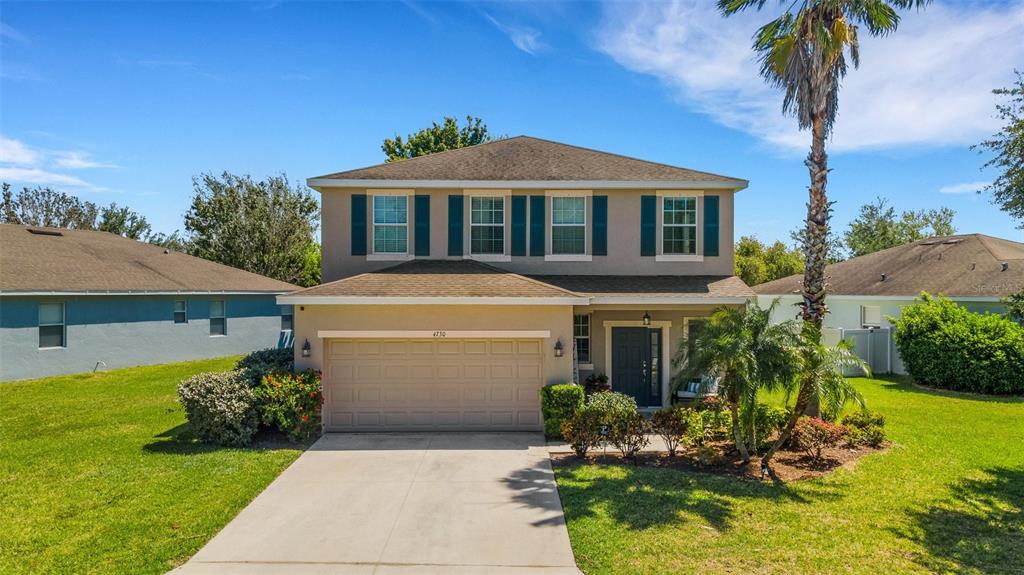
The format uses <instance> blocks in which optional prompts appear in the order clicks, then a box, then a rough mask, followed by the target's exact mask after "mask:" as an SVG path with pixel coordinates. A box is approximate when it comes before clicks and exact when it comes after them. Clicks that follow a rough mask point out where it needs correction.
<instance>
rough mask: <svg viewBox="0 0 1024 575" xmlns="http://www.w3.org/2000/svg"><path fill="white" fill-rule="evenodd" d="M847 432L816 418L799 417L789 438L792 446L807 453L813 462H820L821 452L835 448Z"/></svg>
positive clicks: (836, 425)
mask: <svg viewBox="0 0 1024 575" xmlns="http://www.w3.org/2000/svg"><path fill="white" fill-rule="evenodd" d="M846 434H847V430H846V428H845V427H843V426H842V425H839V424H838V423H829V422H828V421H825V420H823V419H818V418H817V417H806V416H805V417H801V418H800V419H799V420H798V421H797V422H796V427H794V428H793V435H792V436H791V438H790V441H791V442H792V444H793V446H794V447H796V448H798V449H802V450H804V451H806V452H807V454H808V455H810V456H811V457H812V458H814V459H815V460H819V461H820V460H821V451H822V450H823V449H825V448H826V447H835V446H836V445H838V444H839V442H840V441H842V440H843V438H844V437H845V436H846Z"/></svg>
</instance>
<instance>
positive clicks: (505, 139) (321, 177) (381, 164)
mask: <svg viewBox="0 0 1024 575" xmlns="http://www.w3.org/2000/svg"><path fill="white" fill-rule="evenodd" d="M395 135H396V136H397V135H398V134H395ZM528 137H529V136H523V135H519V136H512V137H511V138H508V137H504V136H499V137H497V138H495V139H493V140H489V141H487V142H480V143H479V144H473V145H472V146H462V147H461V148H451V149H448V150H441V151H440V152H431V153H429V154H423V155H422V156H413V157H411V158H402V159H400V160H395V161H393V162H389V161H387V160H384V161H383V162H380V163H377V164H370V165H369V166H360V167H358V168H351V169H348V170H342V171H340V172H331V173H330V174H325V175H323V176H316V177H313V178H310V179H311V180H320V179H328V180H329V179H332V178H331V176H334V175H337V174H344V173H345V172H355V171H358V170H368V169H370V168H377V167H380V166H386V165H388V164H397V163H399V162H411V161H413V160H422V159H423V158H429V157H436V156H440V155H442V154H447V153H448V152H458V151H459V150H468V149H470V148H479V147H480V146H486V145H488V144H497V143H498V142H507V141H508V140H513V139H515V138H528Z"/></svg>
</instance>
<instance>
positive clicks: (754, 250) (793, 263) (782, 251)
mask: <svg viewBox="0 0 1024 575" xmlns="http://www.w3.org/2000/svg"><path fill="white" fill-rule="evenodd" d="M735 252H736V260H735V263H734V266H735V274H736V275H737V276H739V277H740V279H742V280H743V281H744V282H746V284H747V285H751V286H753V285H757V284H763V283H764V282H769V281H772V280H775V279H779V278H784V277H787V276H791V275H793V274H798V273H801V272H803V271H804V258H803V254H801V253H800V250H798V249H790V248H788V247H786V245H785V244H783V243H782V242H780V241H776V242H775V243H774V244H771V245H767V244H763V243H761V242H760V241H759V240H758V239H757V238H755V237H753V236H743V237H741V238H740V241H738V242H736V250H735Z"/></svg>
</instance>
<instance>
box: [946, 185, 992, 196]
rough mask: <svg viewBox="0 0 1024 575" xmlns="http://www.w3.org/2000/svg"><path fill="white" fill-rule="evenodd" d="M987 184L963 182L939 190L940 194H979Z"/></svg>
mask: <svg viewBox="0 0 1024 575" xmlns="http://www.w3.org/2000/svg"><path fill="white" fill-rule="evenodd" d="M988 184H989V182H965V183H962V184H950V185H948V186H942V187H941V188H939V193H940V194H972V193H974V192H980V191H981V190H983V189H984V188H985V186H987V185H988Z"/></svg>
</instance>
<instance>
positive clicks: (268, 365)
mask: <svg viewBox="0 0 1024 575" xmlns="http://www.w3.org/2000/svg"><path fill="white" fill-rule="evenodd" d="M235 369H236V370H238V371H241V372H244V374H245V376H246V378H248V379H249V382H250V385H251V386H252V387H258V386H259V384H260V381H261V380H262V379H263V376H265V375H267V374H268V373H270V372H272V371H294V369H295V352H294V350H292V348H290V347H286V348H276V347H269V348H267V349H260V350H257V351H254V352H251V353H247V354H245V355H243V356H242V359H239V360H238V362H237V363H235Z"/></svg>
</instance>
